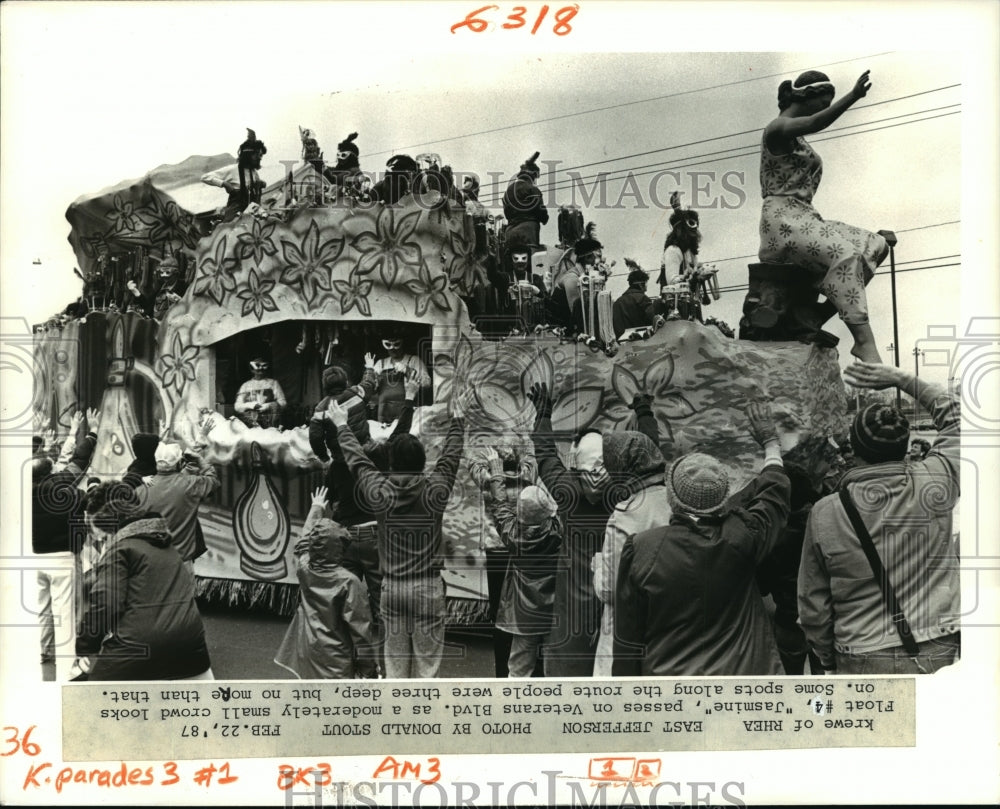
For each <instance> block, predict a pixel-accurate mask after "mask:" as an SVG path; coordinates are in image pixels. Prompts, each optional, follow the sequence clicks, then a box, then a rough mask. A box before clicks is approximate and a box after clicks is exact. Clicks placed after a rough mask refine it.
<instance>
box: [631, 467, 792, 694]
mask: <svg viewBox="0 0 1000 809" xmlns="http://www.w3.org/2000/svg"><path fill="white" fill-rule="evenodd" d="M788 509H789V482H788V476H787V475H786V474H785V471H784V469H783V468H782V467H781V466H780V465H777V464H769V465H767V466H765V467H764V469H763V471H762V472H761V473H760V474H759V475H758V476H757V479H756V491H755V494H754V496H753V497H752V498H751V499H750V501H749V502H748V504H747V506H746V508H743V509H736V510H735V511H732V512H730V513H729V514H728V515H725V514H724V515H722V516H718V517H712V518H709V517H702V518H700V519H699V520H698V521H694V520H693V519H691V518H690V517H686V516H682V515H678V514H675V515H674V516H673V517H672V518H671V521H670V524H669V525H668V526H665V527H662V528H655V529H653V530H651V531H646V532H644V533H641V534H638V535H636V536H635V537H633V538H632V539H630V540H628V541H627V542H626V543H625V546H624V548H623V549H622V555H621V561H620V564H619V569H618V584H617V590H616V593H615V642H614V666H613V672H614V675H615V676H626V677H628V676H632V677H634V676H638V675H646V676H648V675H663V676H668V677H679V676H698V677H704V676H714V675H721V676H731V677H735V676H755V675H772V674H779V673H781V671H782V669H781V661H780V658H779V657H778V648H777V645H776V644H775V641H774V634H773V630H772V628H771V621H770V619H769V618H768V615H767V613H766V611H765V609H764V603H763V600H762V599H761V596H760V593H759V592H758V589H757V583H756V579H755V576H754V570H755V567H756V565H757V564H758V563H759V562H760V560H761V559H763V558H764V557H765V556H766V555H767V554H768V553H770V551H771V549H772V548H773V547H774V545H775V543H776V541H777V540H778V538H779V536H780V534H781V529H782V528H783V526H784V522H785V520H786V519H787V517H788ZM643 649H644V650H645V651H644V653H643V651H642V650H643Z"/></svg>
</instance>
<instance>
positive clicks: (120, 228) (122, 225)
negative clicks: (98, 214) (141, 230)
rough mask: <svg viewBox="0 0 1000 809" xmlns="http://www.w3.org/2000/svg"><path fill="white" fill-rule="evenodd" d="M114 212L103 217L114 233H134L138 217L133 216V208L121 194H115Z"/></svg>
mask: <svg viewBox="0 0 1000 809" xmlns="http://www.w3.org/2000/svg"><path fill="white" fill-rule="evenodd" d="M113 204H114V210H111V211H108V212H107V213H106V214H105V215H104V216H105V218H107V219H109V220H111V224H112V227H113V228H114V231H115V233H116V234H117V233H123V232H125V231H128V232H129V233H135V229H136V227H138V225H139V217H137V216H136V215H135V206H134V205H133V204H132V203H131V202H130V201H129V200H127V199H124V198H123V197H122V195H121V194H115V198H114V202H113Z"/></svg>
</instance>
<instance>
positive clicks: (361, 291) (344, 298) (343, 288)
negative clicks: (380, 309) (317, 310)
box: [333, 271, 375, 317]
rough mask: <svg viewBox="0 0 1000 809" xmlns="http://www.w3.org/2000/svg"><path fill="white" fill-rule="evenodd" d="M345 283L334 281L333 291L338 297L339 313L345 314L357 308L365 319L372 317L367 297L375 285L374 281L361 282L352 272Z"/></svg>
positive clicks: (355, 273) (356, 274)
mask: <svg viewBox="0 0 1000 809" xmlns="http://www.w3.org/2000/svg"><path fill="white" fill-rule="evenodd" d="M347 279H348V280H346V281H343V280H341V281H334V282H333V289H334V291H335V292H336V293H337V294H338V295H340V312H341V314H345V315H346V314H347V313H348V312H350V311H351V309H354V308H355V307H357V310H358V311H359V312H361V314H363V315H364V316H365V317H371V316H372V305H371V303H370V302H369V300H368V295H369V294H370V293H371V291H372V287H373V286H374V285H375V282H374V281H362V280H361V278H360V277H359V276H358V273H357V271H352V272H351V274H350V275H349V276H348V277H347Z"/></svg>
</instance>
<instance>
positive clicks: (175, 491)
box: [136, 461, 219, 561]
mask: <svg viewBox="0 0 1000 809" xmlns="http://www.w3.org/2000/svg"><path fill="white" fill-rule="evenodd" d="M218 488H219V478H218V477H217V476H216V474H215V467H213V466H212V465H211V464H209V463H205V462H203V461H201V462H199V466H197V467H194V466H187V467H184V468H182V469H180V470H178V471H175V472H162V471H161V472H158V473H157V474H156V476H155V477H154V478H153V479H152V480H151V481H150V482H149V485H148V486H141V487H139V488H138V489H137V490H136V491H137V494H138V495H139V502H140V503H141V506H142V510H143V511H155V512H157V513H158V514H160V515H162V517H163V519H164V520H166V522H167V526H168V527H169V529H170V533H171V536H172V537H173V543H174V547H176V548H177V551H178V552H179V553H180V555H181V558H182V559H184V560H185V561H191V560H194V559H197V558H198V557H199V556H201V555H202V554H203V553H204V552H205V550H206V548H205V541H204V539H203V538H202V539H201V540H200V542H199V539H200V531H199V528H198V507H199V506H200V505H201V504H202V502H203V501H204V500H205V499H206V498H207V497H208V496H209V495H210V494H212V492H214V491H215V490H216V489H218Z"/></svg>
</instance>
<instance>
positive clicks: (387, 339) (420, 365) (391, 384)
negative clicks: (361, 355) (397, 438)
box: [365, 330, 431, 424]
mask: <svg viewBox="0 0 1000 809" xmlns="http://www.w3.org/2000/svg"><path fill="white" fill-rule="evenodd" d="M382 348H384V349H385V351H386V356H385V357H382V358H381V359H379V360H374V359H373V358H372V357H371V355H370V354H367V355H366V356H365V367H366V368H371V369H372V370H374V372H375V396H374V397H373V402H374V406H375V418H376V420H378V421H379V422H381V423H382V424H389V423H391V422H393V421H395V420H396V419H397V418H399V414H400V411H401V410H402V409H403V402H404V401H405V399H406V391H405V388H404V382H405V380H406V375H407V372H410V371H412V372H413V373H415V374H416V377H417V382H418V383H419V385H420V391H421V392H420V394H419V395H418V399H420V400H421V401H424V399H423V397H424V396H426V394H427V392H428V391H429V389H430V385H431V377H430V374H429V373H427V366H426V365H424V362H423V360H421V359H420V357H418V356H416V355H414V354H407V353H406V352H405V351H404V350H403V338H402V336H401V335H400V333H399V332H398V331H395V330H390V331H388V332H387V333H386V334H385V336H384V338H383V339H382Z"/></svg>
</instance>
